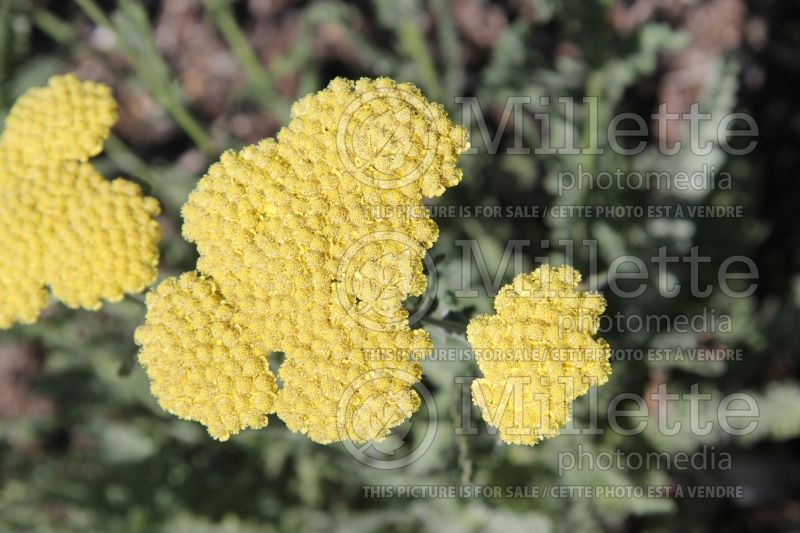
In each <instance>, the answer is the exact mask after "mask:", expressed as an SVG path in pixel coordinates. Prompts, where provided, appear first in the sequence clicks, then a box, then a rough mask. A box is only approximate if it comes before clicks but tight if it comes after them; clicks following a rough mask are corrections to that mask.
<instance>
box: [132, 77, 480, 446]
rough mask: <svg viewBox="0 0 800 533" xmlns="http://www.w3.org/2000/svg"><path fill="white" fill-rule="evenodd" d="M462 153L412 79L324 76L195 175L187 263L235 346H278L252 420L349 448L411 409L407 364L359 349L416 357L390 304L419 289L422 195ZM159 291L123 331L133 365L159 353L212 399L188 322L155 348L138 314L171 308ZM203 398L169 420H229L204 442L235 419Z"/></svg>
mask: <svg viewBox="0 0 800 533" xmlns="http://www.w3.org/2000/svg"><path fill="white" fill-rule="evenodd" d="M467 147H468V144H467V140H466V132H465V130H464V129H463V128H460V127H455V126H453V124H451V123H450V121H449V120H448V119H447V116H446V113H445V112H444V110H443V108H442V107H441V106H439V105H436V104H432V103H430V102H428V101H427V100H425V99H424V97H423V96H422V94H421V93H420V92H419V90H418V89H417V88H416V87H414V86H412V85H410V84H398V83H396V82H394V81H392V80H389V79H386V78H382V79H377V80H367V79H362V80H359V81H357V82H352V81H349V80H343V79H336V80H334V81H332V82H331V83H330V85H329V86H328V88H327V89H325V90H323V91H320V92H318V93H316V94H313V95H309V96H307V97H305V98H303V99H302V100H300V101H298V102H297V103H295V105H294V106H293V107H292V113H291V121H290V123H289V124H288V126H287V127H285V128H283V129H282V130H281V131H280V132H279V133H278V135H277V140H273V139H267V140H265V141H262V142H261V143H259V144H258V145H254V146H248V147H245V148H244V149H242V150H241V151H239V152H233V151H230V152H227V153H225V154H224V155H223V156H222V158H221V160H220V161H219V163H217V164H215V165H213V166H212V167H211V168H210V169H209V171H208V174H207V175H206V176H205V177H203V179H201V180H200V182H199V183H198V186H197V188H196V189H195V191H194V192H193V193H192V194H191V196H190V197H189V201H188V202H187V204H186V205H185V206H184V208H183V218H184V225H183V234H184V236H185V237H186V238H187V239H188V240H189V241H191V242H194V243H195V244H196V245H197V249H198V251H199V254H200V259H199V260H198V263H197V270H198V271H199V272H200V273H202V275H204V276H207V279H209V280H213V283H214V284H215V285H216V286H217V287H218V288H219V293H220V295H221V298H222V301H224V305H225V306H227V307H229V308H230V309H232V310H233V313H234V314H235V316H236V317H237V321H238V322H237V323H238V324H240V325H241V327H242V332H243V333H242V335H245V334H246V337H243V338H246V339H247V342H248V343H250V344H248V346H252V347H255V346H258V347H259V348H258V350H259V352H258V353H260V354H262V355H266V354H269V353H270V352H272V351H281V352H284V353H285V354H286V360H285V362H284V363H283V364H282V365H281V368H280V372H279V376H278V377H279V378H280V382H281V384H282V386H281V388H280V389H279V390H278V392H277V396H276V398H275V402H274V405H272V406H271V407H270V408H265V409H264V410H263V411H262V413H265V414H266V413H268V412H276V413H277V414H278V416H279V417H280V418H281V419H282V420H283V421H284V422H286V425H287V426H288V427H289V429H291V430H293V431H296V432H300V433H304V434H307V435H308V436H309V437H310V438H311V439H313V440H315V441H317V442H320V443H329V442H333V441H340V440H345V439H350V440H353V441H356V442H364V441H367V440H372V439H375V440H379V439H381V438H383V437H385V436H386V435H387V434H388V433H389V431H390V430H391V429H392V427H394V426H396V425H398V424H400V423H401V422H402V421H403V420H405V419H406V418H407V417H408V416H410V414H411V413H413V412H414V411H415V410H416V409H417V408H418V406H419V401H420V400H419V397H418V396H417V394H416V392H414V390H413V389H412V386H413V384H414V382H415V381H417V380H418V379H419V377H420V375H421V368H420V364H419V362H418V360H416V359H415V358H413V357H402V356H401V357H394V358H389V359H388V360H387V359H386V358H380V357H375V354H376V353H377V352H378V351H379V350H387V349H390V350H394V353H401V354H402V353H405V354H412V353H413V354H425V353H427V352H429V351H430V350H431V342H430V338H429V336H428V334H427V333H425V332H424V331H422V330H413V331H412V330H411V329H410V328H409V324H408V312H407V311H406V310H405V308H404V307H403V301H404V300H406V299H407V298H408V297H409V296H410V295H419V294H422V293H423V292H424V290H425V286H426V279H425V275H424V272H423V257H424V255H425V252H426V251H427V250H428V249H429V248H430V247H431V246H432V245H433V243H434V241H435V240H436V239H437V238H438V228H437V226H436V224H435V223H434V222H433V221H432V220H431V219H430V217H429V216H428V214H427V210H426V209H425V208H424V206H423V204H422V198H423V196H428V197H430V196H437V195H440V194H441V193H442V192H444V190H445V188H446V187H449V186H452V185H455V184H456V183H458V182H459V181H460V180H461V170H460V169H458V167H457V160H458V155H459V154H460V153H461V152H462V151H464V150H465V149H466V148H467ZM386 206H391V207H393V211H392V213H391V214H390V215H388V216H387V215H386V214H385V213H383V212H382V211H381V208H382V207H386ZM172 300H173V296H171V294H169V293H167V294H165V295H163V296H160V297H159V298H157V299H154V300H153V301H151V302H150V306H149V307H150V311H149V313H148V317H147V321H146V325H145V326H144V327H145V328H146V330H147V331H149V333H148V334H147V335H139V336H138V340H139V342H140V344H141V345H142V354H143V356H144V360H143V362H144V361H153V360H159V359H160V360H164V361H169V362H170V363H169V364H173V365H176V366H177V367H179V368H181V369H182V370H181V371H182V372H187V373H190V374H191V375H192V378H191V379H196V380H206V381H205V383H204V384H203V386H202V387H200V386H198V390H202V391H203V394H205V395H208V397H209V398H219V397H222V396H223V395H224V391H222V390H221V389H220V388H219V386H218V384H217V382H216V381H215V380H213V379H211V378H213V376H211V377H209V376H206V375H205V374H201V373H199V370H197V369H199V368H203V367H202V366H200V364H199V363H198V361H197V354H196V350H195V349H194V347H195V346H196V341H195V340H194V339H193V338H191V336H192V335H191V334H190V333H189V332H188V330H182V331H186V335H187V336H188V337H187V338H183V339H180V342H176V343H175V345H174V346H169V347H167V346H163V345H161V344H159V343H158V342H156V340H155V339H158V338H161V336H163V335H166V334H167V332H166V329H165V327H164V326H163V321H161V320H159V321H155V320H154V319H153V318H151V314H152V315H153V316H167V315H169V314H170V313H176V312H178V311H176V309H178V308H179V306H178V305H177V304H176V303H175V302H173V301H172ZM181 309H183V310H182V311H180V312H185V313H190V311H191V310H190V309H187V308H181ZM203 312H204V311H203V310H201V309H195V310H194V311H193V312H192V313H191V314H190V315H189V316H195V315H197V314H200V313H203ZM196 320H204V319H203V318H201V317H197V318H196ZM245 332H246V333H245ZM175 335H176V336H178V337H180V335H179V334H177V333H175ZM242 342H244V341H242ZM254 349H255V348H254ZM231 357H232V358H234V359H236V358H238V357H239V356H238V355H235V356H234V355H232V356H231ZM145 366H146V367H147V370H148V375H149V377H150V379H151V381H152V383H153V387H152V389H153V392H154V394H155V395H156V396H157V397H158V399H159V402H160V403H161V405H162V406H163V407H164V408H165V409H167V410H168V411H172V412H177V410H178V407H177V405H176V402H177V401H176V398H175V396H174V395H172V394H168V393H166V392H165V391H166V390H167V389H169V388H170V387H171V383H173V382H174V378H172V377H167V375H168V374H165V373H164V372H157V371H153V370H152V369H151V368H152V364H151V363H149V362H146V363H145ZM261 370H263V371H264V372H269V370H268V368H267V367H266V366H265V365H261ZM234 381H235V380H234ZM234 387H235V384H234ZM182 405H186V404H182ZM191 405H192V406H194V405H195V404H191ZM213 405H215V404H214V403H213V402H211V403H208V404H204V407H203V408H202V409H201V408H199V407H198V408H194V407H192V410H191V411H183V413H182V415H181V416H185V417H186V418H192V419H194V420H199V421H200V422H202V423H204V424H206V425H209V424H208V423H207V421H208V420H209V418H210V417H211V418H214V419H215V420H218V418H219V417H222V418H224V417H231V419H232V420H231V421H230V423H229V424H228V425H227V426H226V431H225V432H223V431H217V430H215V429H213V428H212V427H211V426H209V429H210V432H211V434H212V435H213V436H215V437H217V438H224V437H225V436H227V432H230V433H234V432H235V431H234V429H235V428H237V427H244V425H243V424H241V423H240V422H239V420H240V419H242V417H243V414H242V412H239V411H234V412H231V411H229V410H225V411H222V410H218V411H217V412H216V413H215V414H214V415H213V416H212V414H211V413H209V412H207V410H206V409H207V408H208V406H212V408H213ZM248 416H249V412H248ZM248 420H249V419H248ZM264 424H266V418H264V420H263V424H262V425H264ZM251 425H252V424H251Z"/></svg>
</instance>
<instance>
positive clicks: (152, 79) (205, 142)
mask: <svg viewBox="0 0 800 533" xmlns="http://www.w3.org/2000/svg"><path fill="white" fill-rule="evenodd" d="M75 2H76V3H77V4H78V6H79V7H80V8H81V9H82V10H83V12H84V13H86V15H87V16H88V17H89V18H90V19H91V20H92V21H93V22H94V23H95V24H97V25H98V26H102V27H104V28H106V29H108V30H109V31H111V32H113V34H114V36H115V37H116V39H117V42H118V43H119V46H120V49H121V50H122V52H123V53H124V54H125V56H126V57H127V58H128V60H129V61H130V62H131V63H132V64H133V66H134V68H135V69H136V71H137V72H138V74H139V75H140V76H141V78H142V80H143V81H144V82H145V84H146V85H147V86H148V89H149V90H150V92H151V93H152V95H153V97H154V98H155V99H156V101H157V102H158V103H159V104H160V105H161V106H162V107H164V109H166V110H167V112H168V113H169V114H170V115H171V116H172V118H173V119H174V120H175V122H176V123H177V124H178V126H179V127H180V128H181V129H182V130H183V131H184V132H185V133H186V135H188V136H189V137H190V138H191V139H192V141H193V142H194V143H195V144H196V145H197V146H199V147H200V148H201V149H202V150H203V151H204V152H206V153H207V154H208V155H209V156H211V157H216V156H217V150H216V148H215V147H214V143H213V142H212V140H211V137H209V135H208V134H207V133H206V131H205V129H204V128H203V127H202V126H201V125H200V123H199V122H197V121H196V120H195V118H194V117H193V116H192V115H191V113H189V111H188V110H187V109H186V107H185V106H184V105H183V98H182V96H183V94H182V89H181V88H180V86H179V85H177V84H176V83H175V82H174V81H173V80H172V79H171V78H170V74H169V69H168V67H167V65H166V63H165V62H164V59H163V58H162V57H161V55H160V54H159V52H158V49H157V48H156V47H155V43H154V42H153V39H152V31H150V28H149V23H148V21H147V16H146V13H145V12H144V11H143V9H142V7H141V6H140V5H139V4H137V3H135V2H131V1H130V0H123V1H122V2H120V9H121V10H122V13H121V14H120V15H121V16H120V17H119V18H117V19H116V23H115V21H112V20H111V19H110V18H109V17H108V16H106V14H105V13H104V12H103V10H102V9H100V7H98V5H97V4H96V3H95V2H94V0H75Z"/></svg>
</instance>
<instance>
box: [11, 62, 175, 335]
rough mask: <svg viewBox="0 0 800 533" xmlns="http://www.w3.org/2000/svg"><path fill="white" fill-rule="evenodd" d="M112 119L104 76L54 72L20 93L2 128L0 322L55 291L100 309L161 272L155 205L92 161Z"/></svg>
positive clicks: (25, 312) (28, 315) (34, 307)
mask: <svg viewBox="0 0 800 533" xmlns="http://www.w3.org/2000/svg"><path fill="white" fill-rule="evenodd" d="M115 120H116V103H115V102H114V99H113V98H112V96H111V91H110V90H109V88H108V87H106V86H105V85H101V84H98V83H92V82H81V81H80V80H78V79H77V78H76V77H75V76H72V75H66V76H55V77H53V78H51V79H50V81H49V82H48V84H47V86H46V87H42V88H36V89H32V90H30V91H28V92H27V93H26V94H25V95H23V96H22V97H21V98H20V99H19V100H18V101H17V102H16V104H15V105H14V107H13V108H12V109H11V111H10V113H9V115H8V118H7V119H6V124H5V129H4V131H3V134H2V137H0V250H2V253H0V328H8V327H10V326H11V325H13V324H14V323H15V322H23V323H32V322H35V321H36V319H37V318H38V317H39V314H40V313H41V311H42V309H43V308H44V307H45V306H46V305H47V301H48V292H47V290H46V286H49V288H50V291H51V292H52V295H53V296H54V297H55V298H56V299H58V300H60V301H62V302H63V303H64V304H66V305H67V306H69V307H73V308H77V307H83V308H86V309H98V308H99V307H100V305H101V303H102V301H103V300H108V301H118V300H120V299H122V298H123V297H124V295H125V293H136V292H141V291H142V290H144V289H145V287H147V286H148V285H150V284H151V283H153V282H154V281H155V278H156V275H157V265H158V241H159V239H160V235H161V232H160V229H159V226H158V223H157V222H156V221H155V217H156V215H158V213H159V206H158V203H157V202H156V200H155V199H153V198H149V197H144V196H143V195H142V191H141V190H140V188H139V187H138V186H137V185H136V184H135V183H132V182H130V181H126V180H123V179H116V180H113V181H108V180H106V179H104V178H103V176H101V175H100V174H99V173H98V172H97V171H96V170H95V169H94V167H93V166H92V165H91V164H90V163H89V162H88V159H89V158H90V157H92V156H95V155H97V154H98V153H100V151H101V150H102V147H103V141H104V140H105V139H106V138H107V137H108V135H109V132H110V129H111V126H112V125H113V124H114V122H115Z"/></svg>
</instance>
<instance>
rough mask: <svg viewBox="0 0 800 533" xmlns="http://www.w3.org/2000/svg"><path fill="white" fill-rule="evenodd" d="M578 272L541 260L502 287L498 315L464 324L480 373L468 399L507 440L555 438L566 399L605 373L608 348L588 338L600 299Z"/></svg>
mask: <svg viewBox="0 0 800 533" xmlns="http://www.w3.org/2000/svg"><path fill="white" fill-rule="evenodd" d="M580 281H581V277H580V273H579V272H578V271H576V270H575V269H573V268H572V267H569V266H561V267H558V268H554V267H550V266H547V265H544V266H542V267H540V268H538V269H537V270H535V271H534V272H532V273H530V274H521V275H519V276H517V277H516V278H514V280H513V281H512V282H511V283H510V284H509V285H506V286H505V287H503V288H502V289H501V290H500V292H499V294H498V295H497V298H496V299H495V302H494V306H495V310H496V311H497V314H495V315H492V316H488V315H479V316H477V317H475V318H473V319H472V320H471V321H470V323H469V326H468V327H467V339H468V340H469V342H470V344H471V345H472V347H473V350H474V351H475V354H476V358H477V360H478V366H479V367H480V370H481V372H482V373H483V378H480V379H476V380H475V381H474V382H473V384H472V397H473V400H474V401H475V403H476V404H477V405H478V407H480V408H481V413H482V415H483V419H484V420H485V421H486V423H487V424H489V425H490V426H493V427H496V428H498V429H499V432H500V438H501V439H502V440H503V441H505V442H507V443H509V444H535V443H536V442H538V441H539V440H541V439H543V438H546V437H553V436H555V435H558V433H559V431H560V429H561V427H563V426H564V424H566V423H567V422H569V421H570V420H571V418H572V402H573V400H574V399H575V398H577V397H578V396H581V395H582V394H585V393H586V392H587V390H588V389H589V387H590V386H592V385H602V384H603V383H605V382H606V381H607V380H608V376H609V375H610V374H611V365H610V363H609V358H610V356H611V349H610V347H609V345H608V343H607V342H606V341H605V340H603V339H593V338H592V337H593V335H595V334H596V333H597V329H598V327H599V317H600V314H602V312H603V311H604V310H605V307H606V302H605V299H604V298H603V297H602V296H600V295H599V294H596V293H589V292H583V291H579V290H577V287H578V284H579V283H580Z"/></svg>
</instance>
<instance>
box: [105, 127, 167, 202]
mask: <svg viewBox="0 0 800 533" xmlns="http://www.w3.org/2000/svg"><path fill="white" fill-rule="evenodd" d="M105 151H106V153H107V154H108V156H109V157H110V158H111V160H112V161H114V163H115V164H116V165H117V166H118V167H119V168H121V169H122V170H124V171H126V172H129V173H130V174H131V175H133V176H135V177H137V178H138V179H140V180H142V181H143V182H145V183H146V184H147V185H149V186H150V187H151V188H152V189H153V190H156V189H158V178H157V177H156V175H155V174H153V172H152V171H151V170H150V167H149V166H147V163H145V162H144V161H142V159H141V158H140V157H139V156H138V155H136V154H135V153H134V152H133V151H132V150H131V149H130V148H128V145H126V144H125V143H124V142H123V141H122V140H121V139H120V138H119V137H117V136H116V135H114V134H113V133H112V134H111V135H109V137H108V139H106V144H105Z"/></svg>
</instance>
